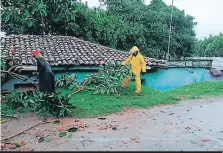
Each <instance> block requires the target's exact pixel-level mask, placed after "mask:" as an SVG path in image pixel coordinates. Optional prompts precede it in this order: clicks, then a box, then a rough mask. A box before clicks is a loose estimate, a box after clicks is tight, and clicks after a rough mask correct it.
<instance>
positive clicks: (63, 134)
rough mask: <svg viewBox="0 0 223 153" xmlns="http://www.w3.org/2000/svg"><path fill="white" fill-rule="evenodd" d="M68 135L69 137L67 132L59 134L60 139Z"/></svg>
mask: <svg viewBox="0 0 223 153" xmlns="http://www.w3.org/2000/svg"><path fill="white" fill-rule="evenodd" d="M66 135H67V133H66V132H60V133H59V134H58V136H59V137H64V136H66Z"/></svg>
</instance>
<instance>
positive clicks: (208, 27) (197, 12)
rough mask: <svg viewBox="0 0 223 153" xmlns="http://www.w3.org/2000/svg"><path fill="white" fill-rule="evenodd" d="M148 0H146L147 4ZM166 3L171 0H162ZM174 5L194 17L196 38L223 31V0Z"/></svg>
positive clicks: (177, 0) (181, 0) (185, 0)
mask: <svg viewBox="0 0 223 153" xmlns="http://www.w3.org/2000/svg"><path fill="white" fill-rule="evenodd" d="M83 1H87V2H88V5H89V6H90V7H92V6H99V2H98V0H83ZM149 2H150V0H146V3H147V4H149ZM164 2H165V3H166V4H168V5H170V4H171V2H172V0H164ZM174 5H175V6H176V7H177V8H179V9H181V10H185V12H186V13H187V14H190V15H192V16H194V17H195V21H196V22H197V23H198V25H197V26H196V28H195V30H196V33H197V38H199V39H203V38H204V37H208V36H209V35H210V34H212V35H218V34H219V33H220V32H222V33H223V0H174Z"/></svg>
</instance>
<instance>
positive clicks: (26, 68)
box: [21, 65, 151, 72]
mask: <svg viewBox="0 0 223 153" xmlns="http://www.w3.org/2000/svg"><path fill="white" fill-rule="evenodd" d="M21 67H22V69H21V71H22V72H31V71H37V66H33V65H29V66H27V65H24V66H21ZM51 69H52V70H53V71H65V70H66V71H75V70H98V69H99V66H97V65H91V66H84V65H82V66H81V65H78V66H52V67H51ZM146 69H147V70H150V69H151V67H150V66H146Z"/></svg>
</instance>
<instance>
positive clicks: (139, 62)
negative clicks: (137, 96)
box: [122, 46, 146, 93]
mask: <svg viewBox="0 0 223 153" xmlns="http://www.w3.org/2000/svg"><path fill="white" fill-rule="evenodd" d="M136 51H139V49H138V48H137V47H136V46H134V47H132V49H131V53H134V52H136ZM129 63H130V65H131V72H132V73H133V75H134V76H135V83H136V91H135V92H136V93H140V92H141V79H140V74H141V71H142V72H146V62H145V61H144V57H143V56H142V55H141V54H140V53H138V54H137V56H133V55H132V54H131V55H130V56H129V57H128V58H127V59H126V60H125V61H124V62H123V63H122V65H126V64H129ZM131 78H132V75H131V76H129V77H128V78H126V79H124V81H123V83H122V87H126V86H127V85H128V83H129V81H130V80H131Z"/></svg>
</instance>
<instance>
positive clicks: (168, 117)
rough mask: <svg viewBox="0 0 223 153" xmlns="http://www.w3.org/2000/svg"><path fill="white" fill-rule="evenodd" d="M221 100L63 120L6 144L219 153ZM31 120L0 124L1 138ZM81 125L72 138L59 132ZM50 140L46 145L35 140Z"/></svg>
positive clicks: (222, 135) (29, 147) (54, 148)
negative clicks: (21, 143) (0, 126)
mask: <svg viewBox="0 0 223 153" xmlns="http://www.w3.org/2000/svg"><path fill="white" fill-rule="evenodd" d="M222 110H223V97H217V98H208V99H201V100H193V101H184V102H181V103H179V104H176V105H166V106H158V107H154V108H150V109H130V108H126V109H125V110H124V112H123V113H118V114H112V115H108V116H103V118H102V119H98V118H90V119H80V120H79V119H75V118H66V119H61V123H60V124H51V123H50V124H44V125H41V126H37V127H35V128H33V129H31V130H29V131H27V132H26V133H25V134H21V135H19V136H17V137H14V138H13V139H9V140H8V141H9V142H15V141H20V140H23V141H24V142H25V145H24V146H23V147H22V148H16V149H12V148H11V149H10V147H5V149H4V150H35V151H44V150H49V151H91V150H92V151H107V150H108V151H181V150H183V151H222V150H223V120H222V116H223V111H222ZM41 121H42V120H41V119H37V118H36V117H35V116H31V115H29V116H26V117H22V118H21V119H20V120H18V121H17V120H12V121H9V122H7V123H3V124H2V128H1V129H2V131H1V134H2V138H5V137H7V136H10V135H12V134H14V133H17V132H18V131H21V130H24V129H26V128H27V127H30V126H32V125H34V124H36V123H38V122H41ZM73 126H75V127H77V126H78V127H79V129H80V131H78V132H75V133H74V134H73V135H72V137H71V138H68V137H62V138H61V137H58V133H59V132H60V131H64V130H66V129H68V128H69V127H73ZM40 137H48V138H49V139H50V141H49V142H40V143H39V142H38V139H39V138H40Z"/></svg>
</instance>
